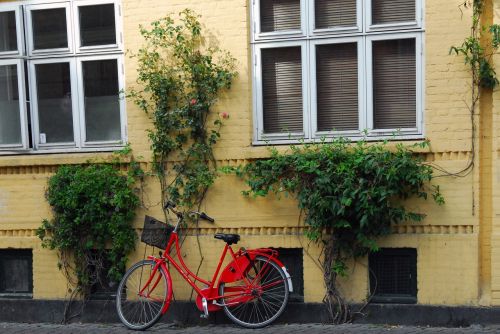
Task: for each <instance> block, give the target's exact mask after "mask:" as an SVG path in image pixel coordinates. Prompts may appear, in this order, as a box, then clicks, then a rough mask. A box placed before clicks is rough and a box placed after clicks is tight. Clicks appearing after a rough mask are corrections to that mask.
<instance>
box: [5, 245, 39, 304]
mask: <svg viewBox="0 0 500 334" xmlns="http://www.w3.org/2000/svg"><path fill="white" fill-rule="evenodd" d="M32 292H33V251H32V250H31V249H0V294H3V295H5V294H6V295H7V296H9V297H16V296H18V295H20V294H22V295H23V296H24V297H26V296H27V295H29V294H31V293H32Z"/></svg>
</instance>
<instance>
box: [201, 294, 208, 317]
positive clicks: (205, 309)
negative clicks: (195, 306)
mask: <svg viewBox="0 0 500 334" xmlns="http://www.w3.org/2000/svg"><path fill="white" fill-rule="evenodd" d="M201 305H202V307H203V314H200V318H203V319H208V302H207V299H206V298H202V299H201Z"/></svg>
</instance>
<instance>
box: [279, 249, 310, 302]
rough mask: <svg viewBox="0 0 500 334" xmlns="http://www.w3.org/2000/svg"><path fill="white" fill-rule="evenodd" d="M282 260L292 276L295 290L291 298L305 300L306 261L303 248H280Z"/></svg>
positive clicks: (293, 300) (299, 300)
mask: <svg viewBox="0 0 500 334" xmlns="http://www.w3.org/2000/svg"><path fill="white" fill-rule="evenodd" d="M276 250H277V251H278V254H279V258H280V261H281V262H282V263H283V264H284V265H285V267H286V269H287V271H288V274H290V277H291V278H292V285H293V292H292V293H290V296H289V300H290V301H292V302H304V262H303V260H304V259H303V250H302V248H278V249H276Z"/></svg>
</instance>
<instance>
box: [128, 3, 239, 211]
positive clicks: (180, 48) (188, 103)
mask: <svg viewBox="0 0 500 334" xmlns="http://www.w3.org/2000/svg"><path fill="white" fill-rule="evenodd" d="M198 19H199V16H198V15H196V14H195V13H194V12H193V11H191V10H189V9H185V10H183V11H182V12H181V13H179V16H178V17H174V15H170V16H167V17H164V18H161V19H159V20H156V21H154V22H152V23H151V27H150V28H145V27H141V29H140V32H141V34H142V36H143V38H144V40H145V44H144V45H143V47H142V48H140V49H139V51H138V52H137V53H136V54H134V55H133V57H134V58H136V59H137V63H138V69H137V71H138V79H137V83H138V87H140V89H132V90H130V91H129V92H128V96H129V97H130V98H131V99H132V100H133V101H134V102H135V104H136V105H137V106H139V108H140V109H142V110H143V111H144V112H146V113H147V114H148V115H149V117H150V118H151V120H152V123H153V129H151V130H149V139H150V142H151V149H152V151H153V162H154V172H155V174H156V175H157V176H158V178H159V180H160V185H161V195H162V196H161V198H162V201H165V200H167V199H169V200H172V201H174V202H176V203H178V204H180V205H181V206H183V207H186V208H191V207H194V206H199V205H200V204H201V202H202V200H203V198H204V196H205V194H206V192H207V190H208V188H209V187H210V186H211V185H212V184H213V182H214V180H215V178H216V175H217V172H216V163H215V159H214V154H213V146H214V145H215V144H216V143H217V141H218V139H219V137H220V127H221V125H222V118H227V117H229V116H228V113H226V112H225V113H221V115H211V110H212V107H213V105H214V104H215V103H216V102H217V98H218V96H219V94H220V93H221V92H222V91H223V90H226V89H229V88H230V87H231V82H232V80H233V78H234V77H235V75H236V72H235V70H234V67H235V65H234V63H235V60H234V59H233V58H232V57H231V56H230V54H229V53H227V52H224V51H222V50H220V49H219V48H218V47H216V46H214V45H211V44H213V41H207V40H206V39H205V38H204V37H203V35H202V25H201V23H200V22H199V20H198ZM162 203H164V202H162Z"/></svg>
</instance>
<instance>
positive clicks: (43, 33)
mask: <svg viewBox="0 0 500 334" xmlns="http://www.w3.org/2000/svg"><path fill="white" fill-rule="evenodd" d="M31 16H32V20H33V23H32V24H33V42H34V48H35V50H40V49H58V48H67V47H68V33H67V29H66V8H54V9H39V10H33V11H32V12H31Z"/></svg>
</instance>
